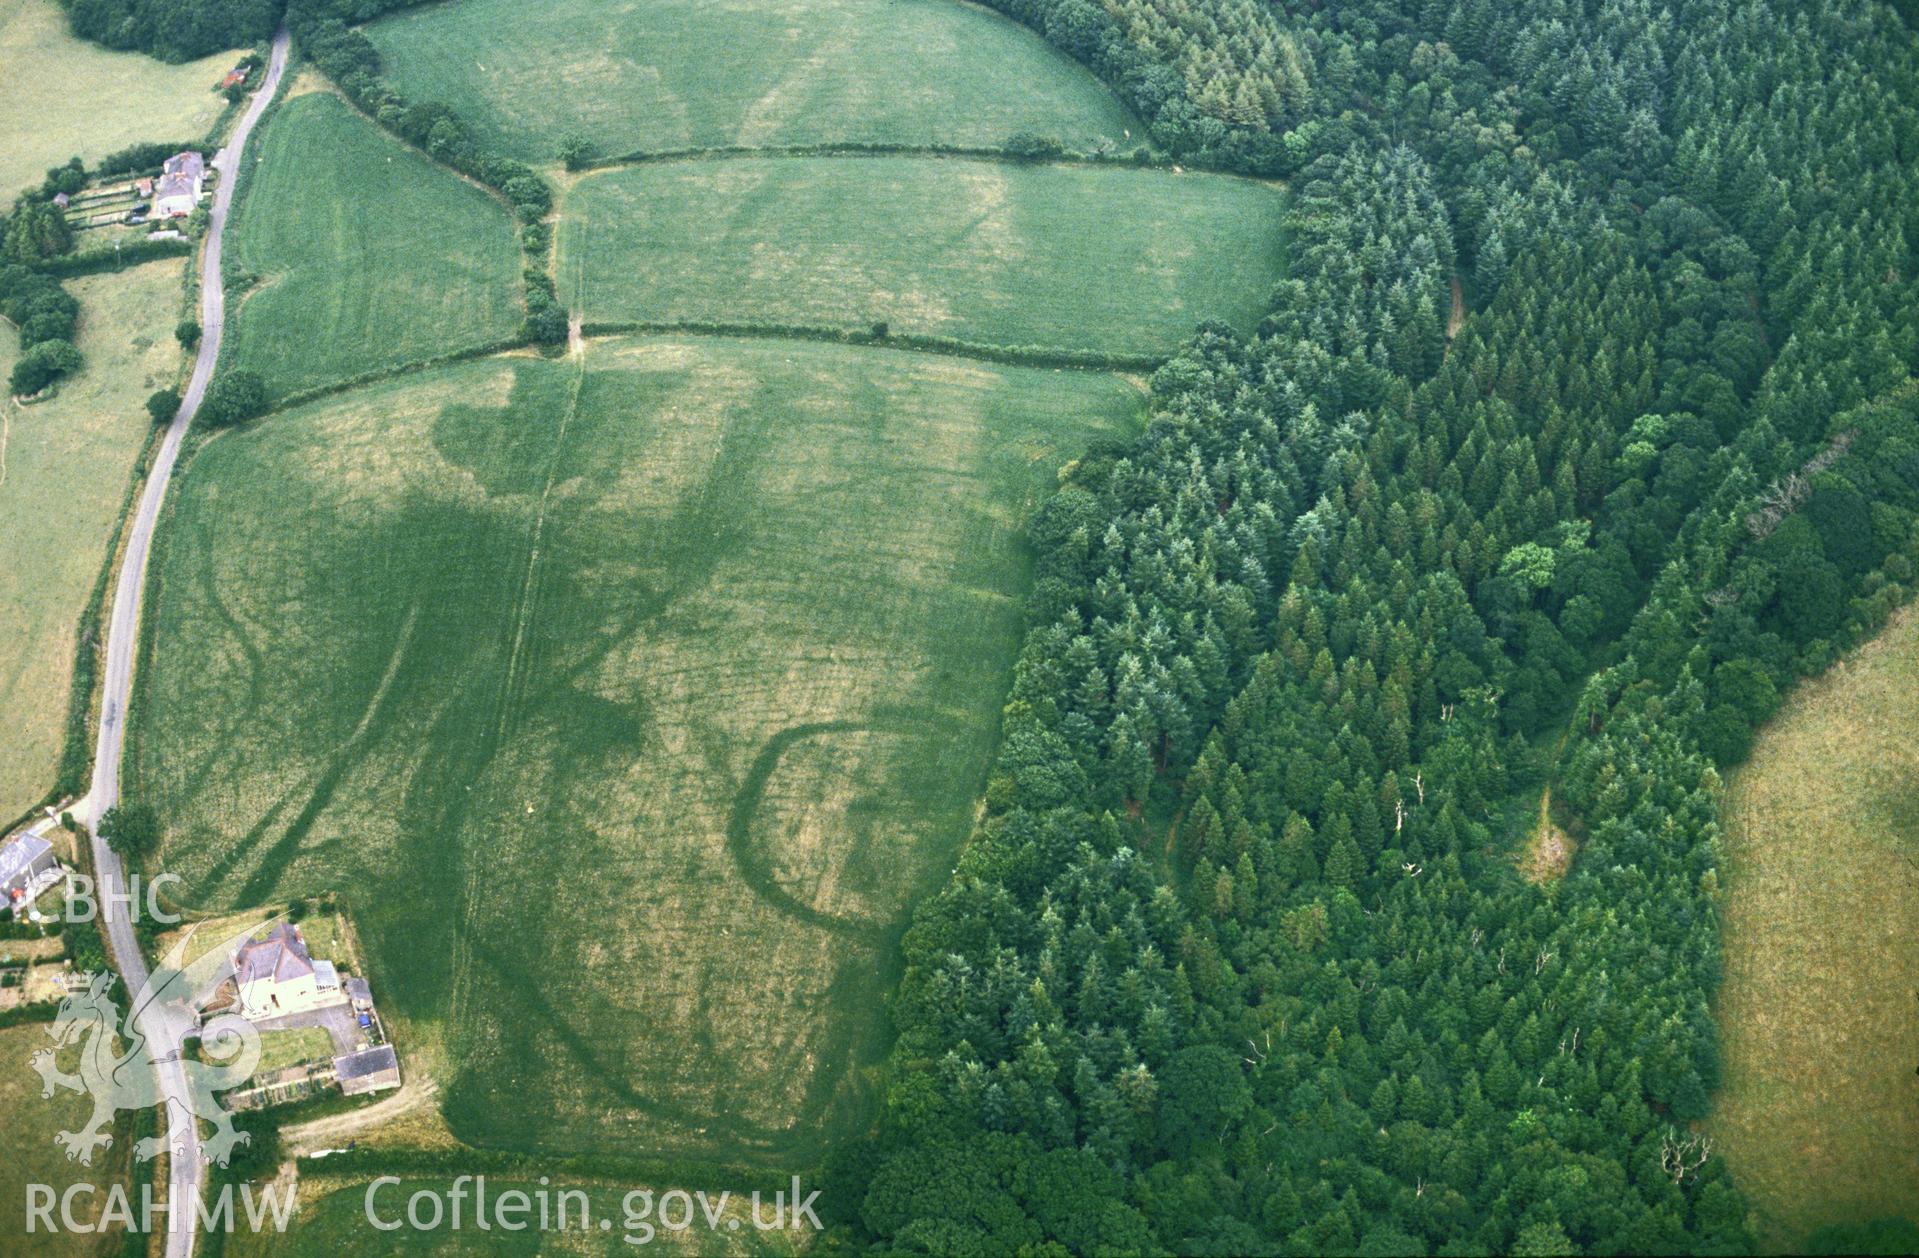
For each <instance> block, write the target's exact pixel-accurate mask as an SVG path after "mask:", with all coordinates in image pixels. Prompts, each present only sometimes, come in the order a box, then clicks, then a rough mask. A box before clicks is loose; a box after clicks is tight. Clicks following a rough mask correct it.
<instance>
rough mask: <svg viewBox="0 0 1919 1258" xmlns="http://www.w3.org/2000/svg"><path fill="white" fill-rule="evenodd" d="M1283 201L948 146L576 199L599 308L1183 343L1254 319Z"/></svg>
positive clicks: (608, 315) (1002, 341)
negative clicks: (994, 157)
mask: <svg viewBox="0 0 1919 1258" xmlns="http://www.w3.org/2000/svg"><path fill="white" fill-rule="evenodd" d="M1284 208H1285V198H1284V197H1283V195H1282V194H1281V193H1280V192H1279V191H1278V190H1277V189H1275V188H1271V187H1268V186H1266V185H1263V184H1258V183H1253V182H1250V181H1247V180H1242V179H1232V178H1227V177H1224V176H1213V175H1185V176H1174V175H1169V174H1166V173H1164V172H1160V171H1150V170H1133V169H1124V168H1112V167H1090V166H1016V165H1009V164H1006V163H1002V162H983V161H960V160H953V159H949V158H891V157H889V158H871V157H849V158H738V159H716V160H702V161H687V162H669V163H659V164H651V165H644V166H636V167H630V168H627V169H623V170H614V171H607V172H604V173H601V174H597V175H594V176H592V177H590V178H588V179H586V180H584V181H583V182H581V183H580V184H579V185H578V186H577V187H576V188H575V189H574V191H573V192H572V193H571V194H570V195H569V196H568V197H567V200H566V204H565V206H564V207H563V219H562V222H561V225H560V246H559V247H560V253H559V274H560V281H561V287H562V291H563V293H564V294H565V296H566V300H567V303H568V305H569V306H572V307H575V308H577V309H579V310H581V311H583V312H584V314H585V317H586V318H587V320H588V321H594V320H614V321H618V320H643V321H646V322H682V321H690V322H711V323H751V324H812V325H830V326H833V327H843V328H865V327H867V326H869V325H870V324H871V323H873V322H874V321H876V320H883V321H886V322H887V323H888V324H890V326H891V328H892V330H893V331H894V332H912V333H921V334H933V335H942V336H953V337H958V338H960V339H962V340H969V341H976V342H985V343H990V344H997V345H1038V346H1044V347H1046V348H1049V349H1073V350H1103V351H1107V352H1112V353H1133V354H1144V353H1161V352H1170V351H1171V350H1172V349H1173V348H1174V347H1175V346H1176V345H1177V344H1178V343H1179V342H1180V341H1181V340H1182V339H1184V338H1185V337H1187V336H1189V335H1191V333H1192V331H1193V328H1194V326H1195V325H1197V324H1198V323H1199V322H1200V321H1201V320H1202V319H1207V318H1217V319H1223V320H1225V321H1227V322H1229V323H1233V324H1236V325H1239V326H1241V327H1250V326H1251V325H1252V324H1253V323H1254V322H1256V321H1257V319H1258V317H1259V316H1260V314H1262V313H1263V312H1264V310H1265V308H1266V301H1267V296H1268V294H1269V292H1270V289H1271V287H1272V282H1273V281H1275V280H1277V279H1278V278H1279V275H1280V269H1281V263H1282V257H1283V252H1284V249H1283V242H1282V240H1281V219H1282V214H1283V211H1284Z"/></svg>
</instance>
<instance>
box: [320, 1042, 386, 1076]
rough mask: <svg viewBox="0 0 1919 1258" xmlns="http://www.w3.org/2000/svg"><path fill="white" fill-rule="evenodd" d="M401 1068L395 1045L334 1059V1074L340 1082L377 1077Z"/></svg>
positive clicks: (382, 1046) (367, 1049) (382, 1045)
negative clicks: (369, 1076)
mask: <svg viewBox="0 0 1919 1258" xmlns="http://www.w3.org/2000/svg"><path fill="white" fill-rule="evenodd" d="M399 1068H400V1057H399V1054H397V1053H395V1052H394V1051H393V1045H391V1044H381V1045H379V1046H378V1047H376V1048H363V1049H361V1050H360V1051H359V1052H357V1053H348V1054H346V1055H345V1056H344V1057H335V1058H334V1059H333V1073H334V1074H335V1076H337V1077H338V1078H339V1080H340V1082H342V1083H345V1082H348V1081H350V1080H353V1079H364V1078H366V1077H367V1076H368V1075H377V1074H380V1073H382V1072H384V1071H388V1070H394V1071H397V1070H399Z"/></svg>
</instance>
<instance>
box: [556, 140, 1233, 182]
mask: <svg viewBox="0 0 1919 1258" xmlns="http://www.w3.org/2000/svg"><path fill="white" fill-rule="evenodd" d="M749 157H929V158H932V157H946V158H954V159H957V160H962V161H994V162H1012V163H1014V164H1016V165H1020V166H1119V167H1129V168H1136V169H1140V170H1164V171H1171V170H1172V169H1173V166H1174V163H1173V162H1170V161H1168V160H1166V159H1164V158H1161V157H1156V156H1154V155H1153V154H1152V153H1150V152H1148V151H1147V150H1146V149H1145V148H1143V147H1142V148H1136V149H1131V150H1128V151H1126V152H1119V151H1117V150H1113V151H1109V152H1097V151H1096V152H1091V153H1082V152H1072V151H1068V150H1064V149H1062V150H1059V151H1057V152H1040V153H1028V152H1022V151H1020V150H1016V149H1010V148H1006V147H1004V146H997V147H995V146H972V145H963V144H886V143H883V142H877V141H873V142H867V141H858V140H840V141H831V142H827V143H821V144H767V145H752V144H715V145H707V146H703V147H702V146H696V147H691V148H679V149H636V150H634V151H633V152H631V153H625V154H622V155H621V156H618V157H605V158H600V159H598V160H596V161H592V162H589V163H587V164H586V165H585V166H583V167H581V170H582V171H583V172H590V171H597V170H617V169H620V168H622V167H626V166H647V165H652V164H654V163H657V162H694V161H702V160H716V159H722V158H749ZM1205 173H1208V174H1211V173H1213V172H1210V171H1208V172H1205ZM1240 177H1241V178H1252V176H1240Z"/></svg>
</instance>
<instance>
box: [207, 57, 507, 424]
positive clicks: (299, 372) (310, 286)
mask: <svg viewBox="0 0 1919 1258" xmlns="http://www.w3.org/2000/svg"><path fill="white" fill-rule="evenodd" d="M258 143H259V144H260V155H261V160H260V161H259V162H258V163H256V166H255V169H254V171H253V174H252V179H251V182H250V183H248V184H247V186H246V187H245V189H244V190H243V194H242V198H241V200H240V203H239V205H238V207H237V209H236V211H235V218H234V224H233V230H232V233H231V239H232V240H233V245H232V248H231V252H230V253H229V255H228V261H227V274H228V280H229V283H233V282H234V281H235V280H238V281H240V284H242V285H244V284H249V283H250V284H252V285H253V287H251V288H247V287H240V286H238V285H236V289H237V291H238V292H239V293H240V302H239V305H238V308H237V313H235V314H233V315H232V316H231V317H230V318H229V320H228V325H229V326H228V328H227V337H228V340H227V345H226V348H225V350H224V351H223V355H224V359H225V361H226V362H227V363H228V364H229V365H232V366H237V367H245V368H250V369H252V370H254V371H258V372H259V373H260V374H261V375H262V376H264V377H265V378H266V381H267V384H268V386H269V387H270V388H272V389H273V390H274V392H275V393H277V394H282V395H284V394H286V393H290V392H294V391H296V390H300V389H306V388H312V387H313V386H315V385H323V384H329V383H332V382H334V381H337V380H342V379H346V378H350V377H354V376H358V375H362V374H364V373H366V372H371V371H377V370H380V369H381V368H386V367H394V366H399V365H401V364H403V363H408V362H416V361H418V360H420V359H422V358H431V357H436V356H438V355H441V354H447V353H452V352H455V351H458V350H462V349H468V348H471V347H473V346H476V345H483V344H486V343H488V342H492V341H498V340H502V339H504V338H506V337H509V336H511V335H513V333H514V331H515V330H516V329H517V328H518V327H519V324H520V318H521V311H520V304H519V279H520V276H519V271H520V250H519V244H518V241H517V240H516V239H515V237H514V228H513V220H512V215H511V214H510V213H509V212H508V211H507V209H506V207H505V206H504V205H502V204H501V203H500V202H498V201H496V200H495V199H494V198H493V197H492V196H490V195H489V194H488V193H486V192H485V191H483V190H481V189H480V188H479V187H477V186H475V185H473V184H470V183H467V182H466V181H464V180H462V179H461V178H460V177H459V176H458V175H456V174H454V173H453V172H452V171H450V170H447V169H446V168H445V167H443V166H440V165H437V164H436V163H434V162H432V161H430V160H428V159H427V158H426V157H425V156H424V155H422V154H420V153H418V152H416V151H415V150H413V149H410V148H408V147H407V146H406V145H404V144H401V143H399V142H398V141H397V140H394V139H393V138H392V137H390V136H388V135H387V134H386V133H385V132H383V131H381V130H380V128H379V127H377V126H375V125H374V124H373V123H371V122H369V121H367V120H366V119H365V118H362V117H361V116H359V115H358V114H356V113H354V111H353V109H352V108H351V107H350V106H349V105H347V103H346V102H345V101H343V100H341V99H340V98H339V97H337V96H334V95H332V94H331V93H329V92H314V93H309V94H308V95H305V96H295V97H293V98H292V99H290V100H288V101H287V102H286V103H285V104H284V105H282V106H281V107H280V109H279V111H278V112H277V113H275V114H274V115H273V116H272V118H271V119H270V120H269V121H268V124H267V126H266V128H265V130H264V132H263V133H262V136H261V138H260V140H259V142H258ZM229 309H230V310H231V309H233V307H231V306H230V307H229Z"/></svg>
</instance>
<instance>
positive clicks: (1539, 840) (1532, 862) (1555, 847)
mask: <svg viewBox="0 0 1919 1258" xmlns="http://www.w3.org/2000/svg"><path fill="white" fill-rule="evenodd" d="M1578 852H1579V841H1578V840H1577V839H1575V838H1573V836H1572V835H1570V834H1568V833H1566V831H1564V830H1562V829H1561V828H1560V827H1559V825H1558V824H1557V823H1556V822H1554V821H1553V791H1552V787H1550V786H1549V787H1547V788H1546V789H1545V791H1544V792H1542V793H1541V794H1540V796H1539V824H1537V825H1535V826H1534V827H1533V832H1532V837H1530V838H1528V839H1527V840H1526V847H1525V849H1524V850H1523V851H1521V852H1520V854H1519V873H1520V876H1521V877H1523V878H1525V880H1526V881H1527V882H1530V883H1533V884H1534V885H1536V886H1544V885H1545V884H1546V883H1549V882H1557V881H1558V880H1559V879H1561V878H1564V877H1565V876H1566V871H1567V870H1569V869H1571V868H1572V867H1573V857H1574V856H1576V855H1577V854H1578Z"/></svg>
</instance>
